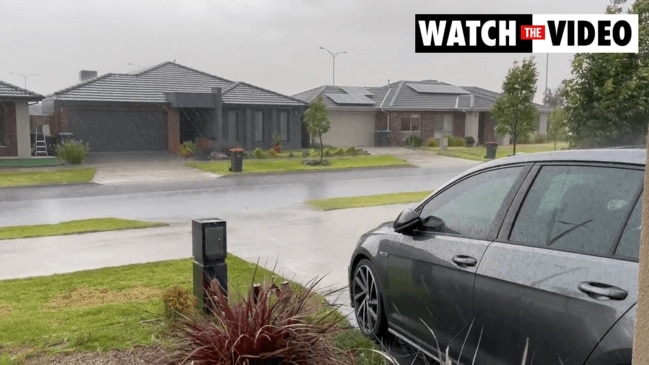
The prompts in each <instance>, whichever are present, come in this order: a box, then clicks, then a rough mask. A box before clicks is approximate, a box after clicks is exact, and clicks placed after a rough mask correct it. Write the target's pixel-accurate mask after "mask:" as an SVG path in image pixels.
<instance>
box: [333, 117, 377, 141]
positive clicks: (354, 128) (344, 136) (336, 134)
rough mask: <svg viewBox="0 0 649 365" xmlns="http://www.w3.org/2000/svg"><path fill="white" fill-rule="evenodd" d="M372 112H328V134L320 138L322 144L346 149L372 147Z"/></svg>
mask: <svg viewBox="0 0 649 365" xmlns="http://www.w3.org/2000/svg"><path fill="white" fill-rule="evenodd" d="M374 119H375V113H373V112H339V111H330V112H329V122H330V126H329V132H327V133H326V134H324V135H323V136H322V143H324V144H328V145H332V146H338V147H346V146H355V147H368V146H374Z"/></svg>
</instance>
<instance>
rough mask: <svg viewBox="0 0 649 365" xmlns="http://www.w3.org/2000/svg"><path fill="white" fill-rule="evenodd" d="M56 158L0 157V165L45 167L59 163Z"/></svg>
mask: <svg viewBox="0 0 649 365" xmlns="http://www.w3.org/2000/svg"><path fill="white" fill-rule="evenodd" d="M60 164H61V162H59V160H57V159H56V158H53V157H49V158H43V157H41V158H38V157H32V158H1V159H0V167H45V166H56V165H60Z"/></svg>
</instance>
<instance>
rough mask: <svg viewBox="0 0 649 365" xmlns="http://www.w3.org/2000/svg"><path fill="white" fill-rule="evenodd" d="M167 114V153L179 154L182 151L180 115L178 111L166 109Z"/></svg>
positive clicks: (170, 108)
mask: <svg viewBox="0 0 649 365" xmlns="http://www.w3.org/2000/svg"><path fill="white" fill-rule="evenodd" d="M165 111H166V112H167V151H169V152H171V153H178V152H179V151H180V114H179V113H178V109H176V108H172V107H165Z"/></svg>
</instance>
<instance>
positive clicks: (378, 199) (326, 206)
mask: <svg viewBox="0 0 649 365" xmlns="http://www.w3.org/2000/svg"><path fill="white" fill-rule="evenodd" d="M430 193H431V191H412V192H407V193H393V194H378V195H363V196H351V197H345V198H332V199H322V200H310V201H308V202H307V203H308V204H309V205H311V206H313V207H315V208H318V209H321V210H334V209H347V208H358V207H372V206H377V205H389V204H402V203H415V202H418V201H421V200H422V199H424V198H425V197H427V196H428V195H430Z"/></svg>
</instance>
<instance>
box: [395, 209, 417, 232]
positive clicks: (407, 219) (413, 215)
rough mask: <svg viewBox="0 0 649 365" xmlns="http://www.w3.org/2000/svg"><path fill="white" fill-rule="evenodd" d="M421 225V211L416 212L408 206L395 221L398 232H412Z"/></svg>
mask: <svg viewBox="0 0 649 365" xmlns="http://www.w3.org/2000/svg"><path fill="white" fill-rule="evenodd" d="M420 225H421V220H420V219H419V213H417V212H415V210H414V209H412V208H406V209H404V210H403V211H402V212H401V213H400V214H399V216H398V217H397V219H396V220H395V221H394V224H393V228H394V231H395V232H397V233H403V234H410V233H412V231H414V230H415V229H417V228H419V226H420Z"/></svg>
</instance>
